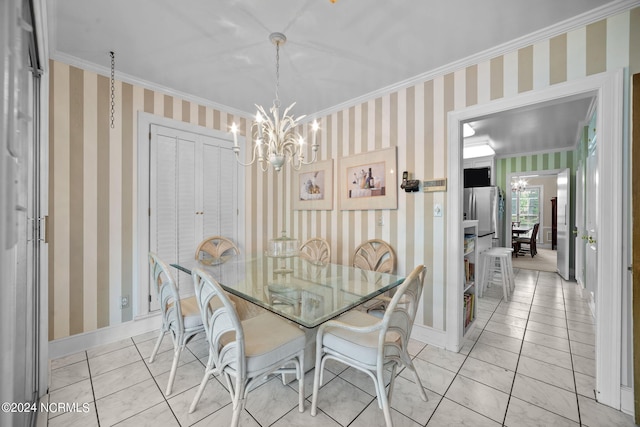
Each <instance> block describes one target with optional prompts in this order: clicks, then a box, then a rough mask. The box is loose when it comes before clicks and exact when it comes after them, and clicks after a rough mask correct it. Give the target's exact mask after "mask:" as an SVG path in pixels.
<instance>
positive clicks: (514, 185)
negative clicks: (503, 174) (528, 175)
mask: <svg viewBox="0 0 640 427" xmlns="http://www.w3.org/2000/svg"><path fill="white" fill-rule="evenodd" d="M526 189H527V181H525V180H524V179H522V178H520V179H518V180H514V181H511V191H513V192H519V193H521V192H523V191H525V190H526Z"/></svg>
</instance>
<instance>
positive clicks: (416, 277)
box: [379, 265, 426, 347]
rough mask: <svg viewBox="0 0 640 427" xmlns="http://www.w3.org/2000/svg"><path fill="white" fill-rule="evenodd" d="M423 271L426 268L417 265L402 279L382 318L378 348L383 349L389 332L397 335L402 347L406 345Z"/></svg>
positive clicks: (416, 310)
mask: <svg viewBox="0 0 640 427" xmlns="http://www.w3.org/2000/svg"><path fill="white" fill-rule="evenodd" d="M425 271H426V267H425V266H424V265H418V266H417V267H416V268H414V269H413V271H412V272H411V273H410V274H409V275H408V276H407V278H406V279H404V282H403V283H402V284H401V285H400V286H399V288H398V289H397V290H396V292H395V294H394V295H393V298H392V299H391V302H390V303H389V306H388V307H387V310H386V311H385V313H384V317H383V318H382V325H383V327H382V330H381V333H380V337H379V339H380V340H379V345H380V347H385V345H386V339H385V335H386V334H387V332H389V331H395V332H396V333H398V334H399V335H400V337H401V339H402V345H407V343H408V340H409V337H410V336H411V330H412V329H413V323H414V321H415V318H416V314H417V312H418V305H419V303H420V295H421V294H422V288H423V286H424V277H425Z"/></svg>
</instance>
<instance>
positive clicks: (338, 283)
mask: <svg viewBox="0 0 640 427" xmlns="http://www.w3.org/2000/svg"><path fill="white" fill-rule="evenodd" d="M171 265H172V266H173V267H175V268H177V269H179V270H181V271H183V272H185V273H188V274H191V271H192V270H193V269H194V268H196V267H199V268H201V269H203V270H204V271H206V272H207V273H209V274H210V275H211V276H212V277H213V278H214V279H216V280H217V281H218V282H219V283H220V285H221V286H222V288H223V289H224V290H226V291H227V292H229V293H231V294H233V295H235V296H237V297H240V298H242V299H244V300H246V301H249V302H251V303H253V304H256V305H258V306H260V307H262V308H264V309H266V310H269V311H271V312H273V313H275V314H278V315H280V316H282V317H284V318H286V319H288V320H291V321H292V322H295V323H297V324H298V325H300V326H303V327H305V328H316V327H317V326H319V325H321V324H322V323H324V322H326V321H327V320H330V319H333V318H334V317H337V316H339V315H340V314H342V313H344V312H346V311H348V310H351V309H352V308H354V307H356V306H358V305H360V304H362V303H364V302H366V301H368V300H370V299H372V298H374V297H375V296H377V295H380V294H382V293H384V292H386V291H388V290H390V289H393V288H395V287H396V286H398V285H400V284H401V283H402V282H403V281H404V277H403V276H400V275H393V274H387V273H378V272H375V271H369V270H362V269H359V268H356V267H350V266H347V265H341V264H330V263H319V262H312V261H307V260H305V259H303V258H300V257H297V256H293V257H282V258H280V257H269V256H266V255H247V256H242V255H239V256H236V257H232V258H230V259H227V260H225V262H219V263H205V262H201V261H199V260H195V259H193V260H187V261H181V262H177V263H172V264H171Z"/></svg>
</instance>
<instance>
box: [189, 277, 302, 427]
mask: <svg viewBox="0 0 640 427" xmlns="http://www.w3.org/2000/svg"><path fill="white" fill-rule="evenodd" d="M191 274H192V276H193V283H194V287H195V291H196V300H197V302H198V307H199V308H200V310H201V315H202V322H203V324H204V329H205V335H206V338H207V341H208V342H209V359H208V361H207V366H206V368H205V373H204V377H203V378H202V381H201V383H200V387H199V388H198V391H197V393H196V395H195V397H194V399H193V402H192V403H191V407H190V408H189V413H192V412H193V411H194V410H195V409H196V406H197V405H198V402H199V400H200V398H201V396H202V393H203V392H204V389H205V386H206V385H207V382H208V380H209V377H210V376H211V375H215V374H219V375H222V376H224V377H225V379H226V381H227V389H228V390H229V394H230V395H231V401H232V404H233V417H232V420H231V426H232V427H235V426H237V425H238V421H239V418H240V414H241V413H242V410H243V409H244V406H245V401H246V398H247V394H248V393H249V391H250V390H251V389H252V388H254V387H255V385H256V384H257V383H260V382H261V381H262V378H263V377H265V376H267V375H269V374H292V373H293V374H295V375H296V378H297V380H298V409H299V411H300V412H304V372H303V369H304V368H303V367H304V348H305V334H304V332H303V331H302V330H301V329H300V328H298V327H297V326H295V325H293V324H292V323H289V322H287V321H286V320H284V319H283V318H281V317H279V316H277V315H275V314H272V313H264V314H261V315H258V316H256V317H252V318H250V319H246V320H244V321H240V319H239V318H238V314H237V313H236V310H235V307H234V305H233V304H232V303H231V300H230V299H229V297H228V296H227V294H226V292H224V291H223V290H222V288H221V287H220V284H218V282H217V281H216V280H215V279H214V278H213V277H211V276H210V275H209V274H207V273H206V272H205V271H203V270H201V269H199V268H195V269H194V270H193V271H192V272H191ZM216 297H217V298H219V299H220V301H221V302H222V305H221V307H219V308H217V309H215V310H214V309H212V308H211V305H210V304H209V302H210V301H211V300H212V299H213V298H216ZM291 364H293V367H292V368H286V367H285V366H288V365H291Z"/></svg>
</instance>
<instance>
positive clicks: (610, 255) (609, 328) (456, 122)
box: [447, 70, 630, 409]
mask: <svg viewBox="0 0 640 427" xmlns="http://www.w3.org/2000/svg"><path fill="white" fill-rule="evenodd" d="M623 76H624V72H623V70H616V71H611V72H606V73H601V74H597V75H593V76H589V77H586V78H583V79H579V80H576V81H572V82H567V83H563V84H557V85H554V86H552V87H548V88H545V89H541V90H536V91H533V92H530V93H525V94H521V95H518V96H515V97H512V98H508V99H500V100H496V101H494V102H491V103H488V104H484V105H478V106H473V107H469V108H466V109H464V110H459V111H452V112H450V113H449V115H448V141H454V142H453V143H450V144H449V145H448V156H447V158H448V161H449V163H448V170H449V177H450V178H449V179H450V181H451V182H450V183H451V185H450V188H462V175H463V173H462V155H461V154H462V148H463V147H462V125H463V123H465V122H469V121H471V120H473V119H475V118H478V117H487V116H489V115H493V114H498V113H501V112H509V111H512V110H515V109H519V108H527V107H533V106H535V105H538V104H540V103H543V102H559V101H562V100H563V99H568V98H570V97H593V96H595V97H596V99H597V101H596V105H597V111H598V112H599V114H598V117H597V125H596V127H597V129H598V138H599V141H601V143H600V144H599V145H598V156H597V162H598V170H599V172H600V173H599V175H598V177H599V183H598V184H599V188H600V189H601V191H598V194H597V196H596V200H595V203H594V206H595V210H596V213H597V217H598V218H607V221H602V222H601V223H600V224H598V227H599V229H598V236H599V239H598V243H597V244H598V246H599V250H598V251H597V267H598V268H597V277H596V280H597V283H598V284H604V283H606V284H607V285H608V286H607V287H606V292H604V291H603V286H598V287H597V289H598V290H597V294H596V310H597V313H598V316H597V319H596V372H597V378H596V390H595V392H596V396H597V400H598V401H599V402H600V403H603V404H606V405H609V406H612V407H613V408H616V409H620V403H621V389H622V387H621V384H627V383H628V381H626V380H625V379H624V378H622V377H623V372H622V366H621V359H622V358H623V356H625V355H623V354H622V350H623V343H622V319H630V313H628V312H625V306H623V305H622V298H621V296H622V291H623V288H625V287H627V286H628V284H627V283H626V278H625V277H623V271H624V269H623V265H622V260H624V259H626V257H625V256H623V255H624V254H623V249H622V248H623V244H622V239H623V232H622V230H623V224H624V220H625V218H624V216H625V215H624V213H623V212H622V210H620V211H619V212H616V213H615V214H612V212H611V207H612V206H622V205H623V198H622V188H623V176H622V174H621V173H619V170H620V169H621V167H622V164H623V159H622V154H623V152H624V150H623V144H624V138H623V108H622V107H623V105H624V103H623V94H624V91H623V86H624V84H623ZM455 141H457V143H456V142H455ZM447 204H448V209H449V213H450V217H451V218H452V219H453V218H459V220H457V221H456V220H451V221H449V222H448V223H447V236H448V240H449V242H450V244H449V245H448V247H447V251H448V253H447V257H448V259H449V260H451V262H449V263H448V265H447V280H448V282H450V283H448V284H447V301H451V303H450V304H449V305H448V306H447V338H448V339H447V345H449V346H451V348H452V349H455V348H459V347H458V346H459V343H460V340H461V337H460V335H459V334H457V333H456V331H457V329H456V326H457V325H458V324H459V320H458V318H459V317H460V310H461V308H460V307H461V304H457V301H459V300H461V299H462V295H461V292H460V290H459V287H458V286H457V283H456V277H457V272H459V271H461V270H462V268H463V266H462V265H461V264H462V259H459V257H458V255H457V254H458V253H460V252H461V251H462V241H463V239H462V236H463V225H462V217H463V215H462V206H463V201H462V191H450V192H448V193H447ZM509 225H510V224H509ZM621 311H622V315H621ZM625 321H626V320H625ZM625 351H629V350H628V348H627V346H625ZM625 376H628V373H625ZM621 379H622V381H621Z"/></svg>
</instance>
